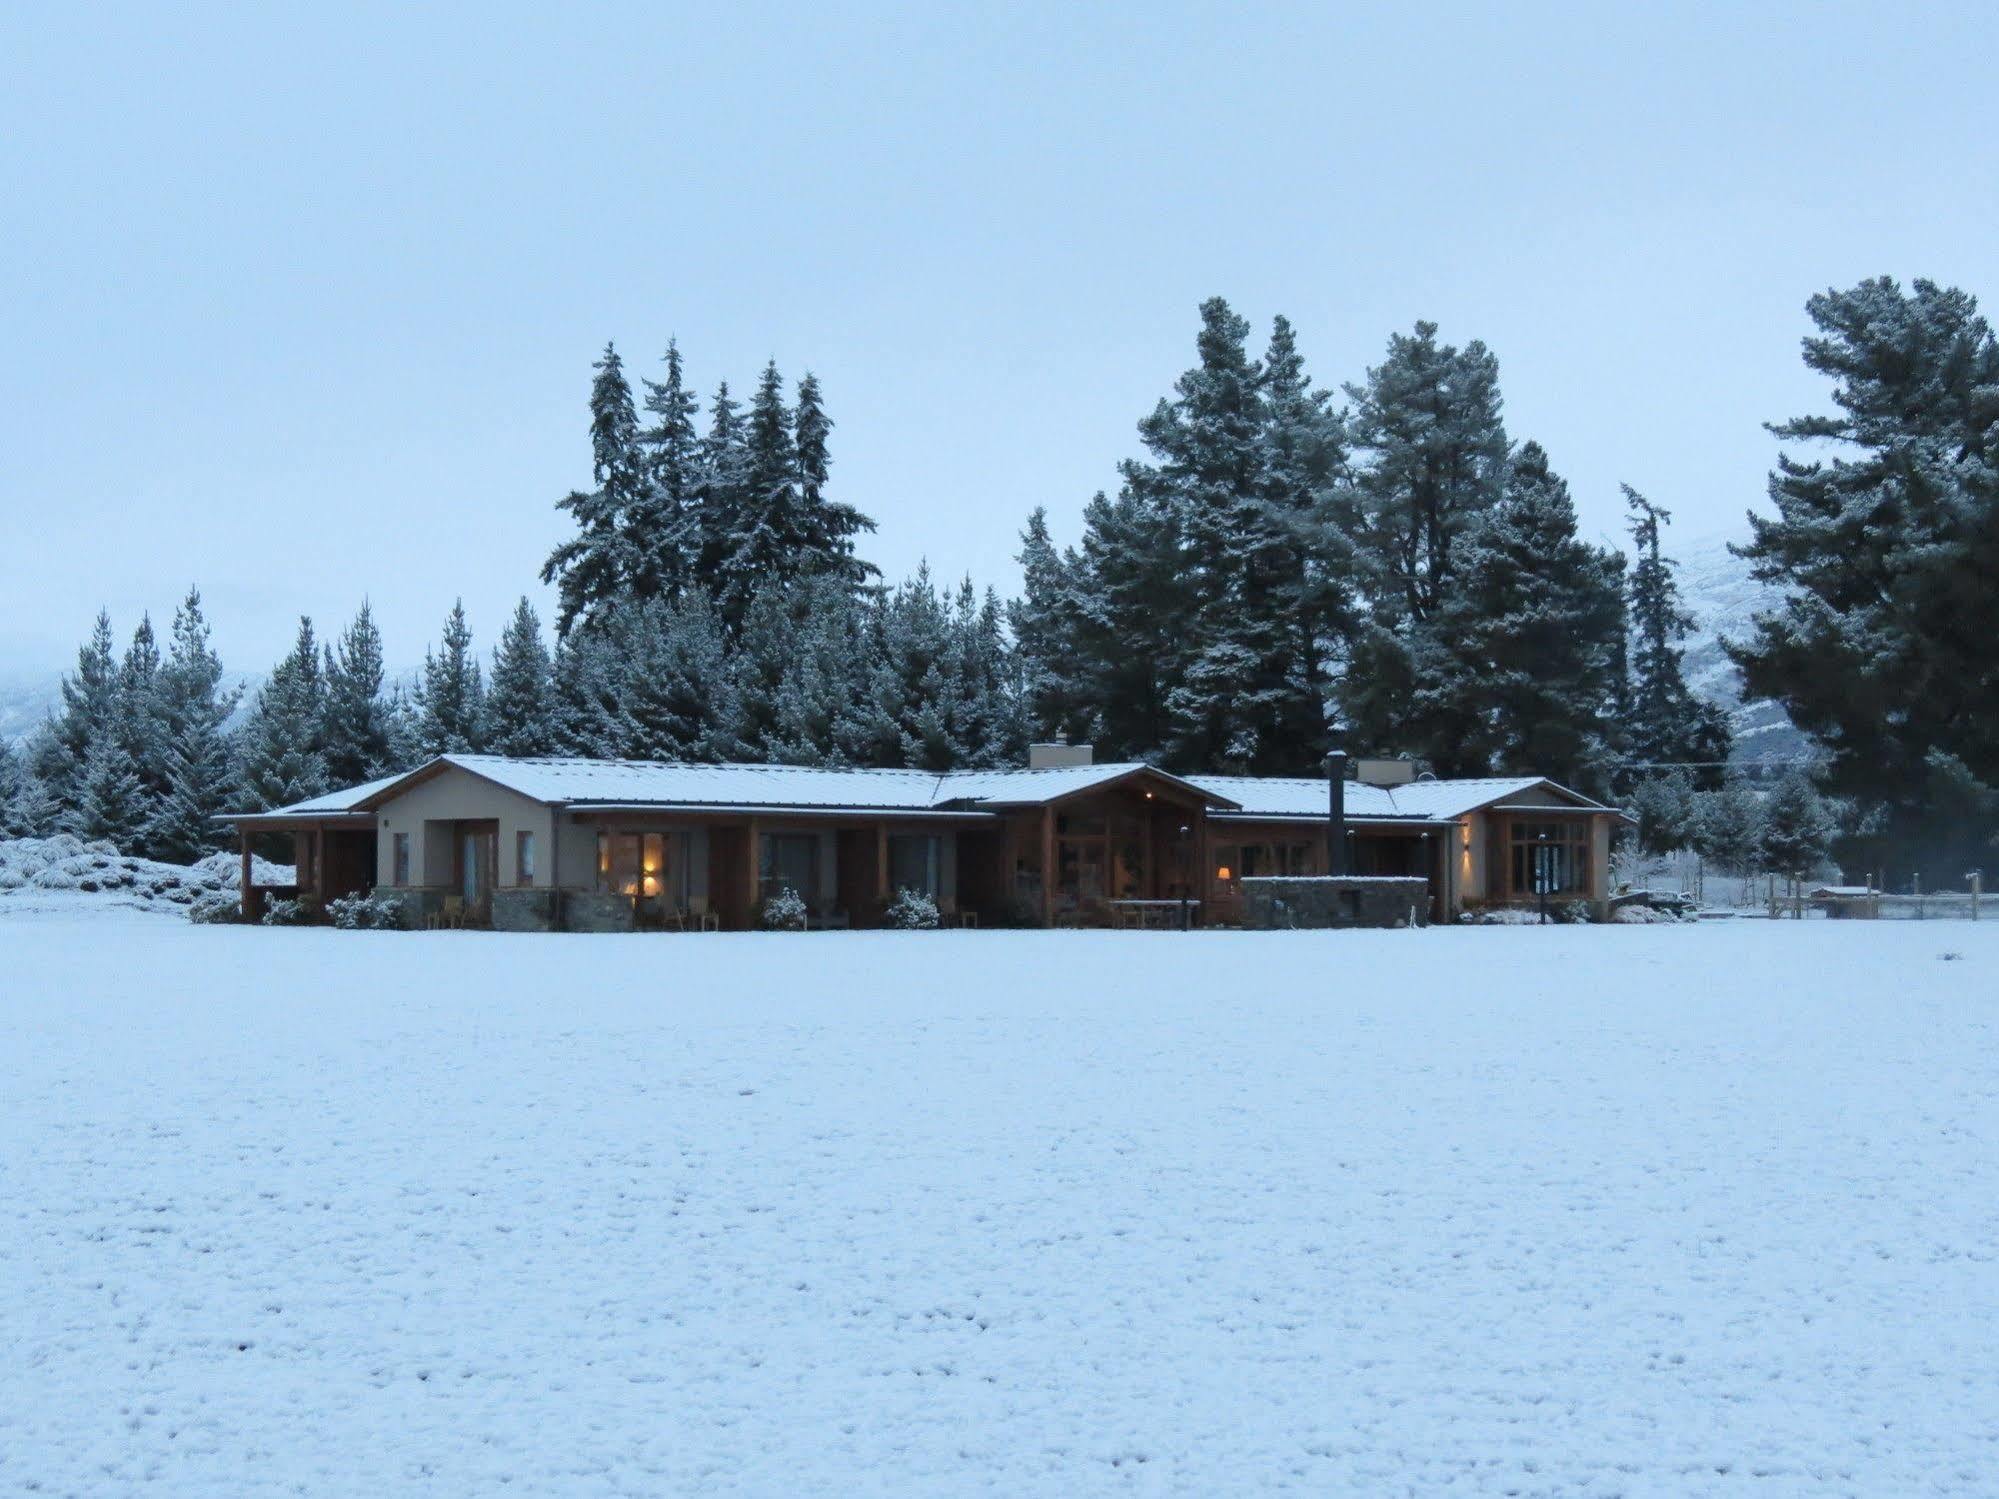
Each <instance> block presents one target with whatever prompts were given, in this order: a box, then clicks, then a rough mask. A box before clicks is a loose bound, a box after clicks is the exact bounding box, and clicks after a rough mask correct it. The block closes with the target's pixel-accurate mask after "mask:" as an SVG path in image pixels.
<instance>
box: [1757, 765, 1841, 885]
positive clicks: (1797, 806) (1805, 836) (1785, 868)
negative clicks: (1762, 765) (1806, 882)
mask: <svg viewBox="0 0 1999 1499" xmlns="http://www.w3.org/2000/svg"><path fill="white" fill-rule="evenodd" d="M1838 835H1839V817H1838V813H1837V811H1836V810H1835V808H1834V807H1833V806H1832V804H1831V803H1829V802H1828V801H1827V800H1826V799H1825V797H1823V796H1821V795H1820V794H1819V789H1818V787H1816V786H1815V785H1813V784H1812V778H1811V777H1810V776H1809V775H1807V774H1806V773H1805V772H1804V771H1802V770H1799V769H1796V768H1795V767H1794V768H1792V769H1790V770H1787V771H1786V772H1785V773H1784V774H1783V775H1782V776H1781V777H1779V778H1778V781H1777V784H1776V785H1775V786H1773V787H1771V788H1770V794H1769V795H1768V796H1767V797H1765V798H1764V801H1763V863H1764V865H1765V866H1766V867H1767V868H1770V869H1773V870H1775V871H1777V872H1778V873H1780V874H1785V875H1791V876H1794V877H1803V876H1806V875H1809V874H1811V873H1812V872H1813V871H1814V870H1816V869H1817V868H1818V867H1819V866H1820V865H1821V864H1823V863H1825V861H1826V859H1827V858H1828V857H1829V856H1830V855H1831V853H1832V844H1833V840H1834V839H1835V838H1836V837H1838Z"/></svg>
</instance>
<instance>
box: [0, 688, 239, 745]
mask: <svg viewBox="0 0 1999 1499" xmlns="http://www.w3.org/2000/svg"><path fill="white" fill-rule="evenodd" d="M263 680H264V673H262V672H258V673H255V674H254V675H253V674H251V673H247V672H227V673H225V674H224V675H223V678H222V682H223V686H225V687H231V688H235V687H240V688H242V689H243V700H242V701H241V702H240V703H238V704H237V708H236V714H235V716H234V717H233V718H232V719H230V724H231V726H232V727H233V726H234V725H235V724H237V723H239V722H241V721H242V718H243V714H244V712H245V710H246V709H247V708H248V707H249V700H250V697H251V695H252V694H253V693H255V692H256V690H257V687H258V685H259V684H260V683H261V682H262V681H263ZM61 707H62V673H61V672H59V671H40V672H38V671H24V670H19V669H15V670H0V744H18V743H19V742H20V741H21V740H23V739H26V738H27V737H28V736H29V735H30V734H32V733H34V731H35V730H36V729H38V728H40V727H41V724H42V721H43V720H44V719H46V718H47V717H48V716H49V715H50V714H51V713H54V712H56V711H57V710H58V709H59V708H61Z"/></svg>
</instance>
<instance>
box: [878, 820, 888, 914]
mask: <svg viewBox="0 0 1999 1499" xmlns="http://www.w3.org/2000/svg"><path fill="white" fill-rule="evenodd" d="M888 897H889V888H888V824H887V823H886V822H877V823H876V824H875V900H876V901H877V902H879V903H880V905H881V907H882V909H883V910H887V909H888Z"/></svg>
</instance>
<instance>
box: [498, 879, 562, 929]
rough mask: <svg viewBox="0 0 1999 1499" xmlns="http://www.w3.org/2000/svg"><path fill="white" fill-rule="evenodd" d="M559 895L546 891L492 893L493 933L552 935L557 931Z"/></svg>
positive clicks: (512, 890)
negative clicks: (557, 897)
mask: <svg viewBox="0 0 1999 1499" xmlns="http://www.w3.org/2000/svg"><path fill="white" fill-rule="evenodd" d="M555 897H556V892H555V891H553V890H549V889H546V888H543V889H521V888H514V889H507V890H495V891H494V892H493V930H494V931H496V932H552V931H554V930H555Z"/></svg>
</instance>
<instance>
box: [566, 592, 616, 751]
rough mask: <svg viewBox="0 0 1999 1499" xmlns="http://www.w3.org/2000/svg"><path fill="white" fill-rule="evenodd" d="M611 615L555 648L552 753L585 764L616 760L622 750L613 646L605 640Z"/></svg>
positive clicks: (614, 614)
mask: <svg viewBox="0 0 1999 1499" xmlns="http://www.w3.org/2000/svg"><path fill="white" fill-rule="evenodd" d="M616 617H617V615H616V611H613V612H612V613H611V614H608V615H606V616H605V618H604V620H603V622H602V623H601V624H600V626H599V627H598V628H596V629H593V630H577V631H575V632H573V633H571V634H570V635H569V636H568V637H567V638H566V639H562V640H558V641H557V642H556V648H555V669H554V678H555V695H554V718H553V724H552V730H553V739H554V746H553V747H554V750H555V753H557V754H561V755H573V756H578V757H581V758H583V759H586V760H610V759H616V758H617V757H618V756H619V755H621V754H622V753H623V752H624V751H623V733H622V730H621V728H620V724H619V716H618V713H619V710H618V700H619V695H620V684H621V680H622V672H621V662H620V658H619V654H618V648H617V646H616V645H615V644H614V643H613V642H612V640H611V638H610V634H609V631H610V627H611V623H612V621H613V620H615V618H616Z"/></svg>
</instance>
